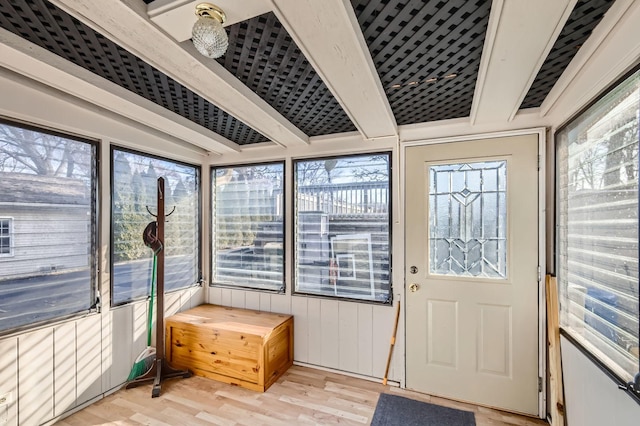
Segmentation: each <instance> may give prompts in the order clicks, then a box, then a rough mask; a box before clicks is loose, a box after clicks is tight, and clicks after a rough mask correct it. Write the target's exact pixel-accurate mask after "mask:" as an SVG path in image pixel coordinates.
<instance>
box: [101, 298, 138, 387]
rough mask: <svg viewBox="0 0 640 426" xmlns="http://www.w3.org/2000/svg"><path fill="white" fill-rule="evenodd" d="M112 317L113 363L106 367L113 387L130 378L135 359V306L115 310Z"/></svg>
mask: <svg viewBox="0 0 640 426" xmlns="http://www.w3.org/2000/svg"><path fill="white" fill-rule="evenodd" d="M109 316H110V317H111V321H110V322H111V331H112V332H111V342H112V346H111V350H110V351H109V352H111V362H112V364H111V365H110V366H105V369H106V371H107V374H106V375H108V376H109V381H110V383H111V384H112V385H117V384H119V383H122V382H124V381H125V380H126V379H127V377H128V376H129V372H130V371H131V367H132V366H133V361H134V359H135V358H136V357H137V356H138V353H134V352H133V306H132V305H127V306H123V307H118V308H117V309H113V310H112V311H111V312H110V313H109Z"/></svg>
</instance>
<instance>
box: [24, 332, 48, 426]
mask: <svg viewBox="0 0 640 426" xmlns="http://www.w3.org/2000/svg"><path fill="white" fill-rule="evenodd" d="M53 349H54V346H53V329H50V328H49V329H43V330H38V331H34V332H31V333H27V334H23V335H21V336H20V337H18V410H19V412H18V424H20V425H36V424H40V423H42V422H43V421H44V420H48V419H50V418H52V417H53V377H54V374H53V372H54V362H53V356H54V352H53Z"/></svg>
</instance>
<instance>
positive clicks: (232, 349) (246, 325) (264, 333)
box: [165, 305, 293, 392]
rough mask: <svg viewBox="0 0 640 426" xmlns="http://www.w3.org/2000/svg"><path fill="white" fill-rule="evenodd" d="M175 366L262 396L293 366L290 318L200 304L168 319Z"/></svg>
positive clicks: (168, 343) (168, 338)
mask: <svg viewBox="0 0 640 426" xmlns="http://www.w3.org/2000/svg"><path fill="white" fill-rule="evenodd" d="M166 332H167V334H166V338H165V341H166V357H167V361H169V363H170V364H171V365H172V366H173V367H176V368H181V369H183V368H188V369H189V370H191V371H192V372H193V373H194V374H196V375H199V376H204V377H209V378H211V379H215V380H219V381H222V382H225V383H230V384H234V385H239V386H242V387H245V388H247V389H252V390H256V391H261V392H264V391H265V390H267V388H268V387H269V386H271V385H272V384H273V383H274V382H275V381H276V380H278V377H280V376H281V375H282V374H283V373H284V372H285V371H286V370H287V369H288V368H289V367H290V366H291V365H292V364H293V317H292V316H291V315H281V314H273V313H268V312H259V311H252V310H248V309H237V308H229V307H225V306H217V305H200V306H198V307H196V308H193V309H190V310H188V311H185V312H181V313H179V314H176V315H173V316H171V317H169V318H167V319H166Z"/></svg>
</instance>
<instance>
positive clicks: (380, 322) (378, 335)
mask: <svg viewBox="0 0 640 426" xmlns="http://www.w3.org/2000/svg"><path fill="white" fill-rule="evenodd" d="M394 315H395V312H394V310H393V309H392V308H391V307H390V306H374V307H373V330H374V332H373V351H371V352H372V363H373V376H374V377H383V376H384V370H385V368H386V366H387V356H388V355H389V342H390V341H391V333H392V331H393V323H394V321H395V317H394ZM391 373H392V372H391V371H390V372H389V378H390V379H391V378H394V377H393V376H392V374H391ZM394 379H395V378H394Z"/></svg>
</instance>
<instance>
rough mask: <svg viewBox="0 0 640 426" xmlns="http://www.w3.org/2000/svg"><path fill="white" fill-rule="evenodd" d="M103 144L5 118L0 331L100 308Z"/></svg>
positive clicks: (0, 172) (0, 134)
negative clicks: (99, 175) (99, 213)
mask: <svg viewBox="0 0 640 426" xmlns="http://www.w3.org/2000/svg"><path fill="white" fill-rule="evenodd" d="M96 176H97V161H96V146H95V145H94V144H93V143H89V142H85V141H81V140H76V139H71V138H68V137H64V136H61V135H54V134H50V133H47V132H44V131H40V130H36V129H30V128H25V127H22V126H18V125H13V124H8V123H2V122H0V332H2V331H5V330H12V329H16V328H19V327H24V326H27V325H31V324H35V323H41V322H43V321H48V320H52V319H55V318H59V317H63V316H67V315H71V314H75V313H79V312H83V311H87V310H88V309H90V308H91V307H92V306H94V305H95V302H96V297H95V257H94V253H95V229H96Z"/></svg>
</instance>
